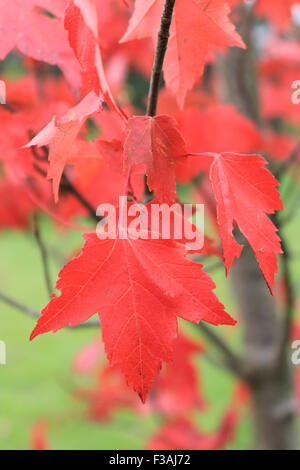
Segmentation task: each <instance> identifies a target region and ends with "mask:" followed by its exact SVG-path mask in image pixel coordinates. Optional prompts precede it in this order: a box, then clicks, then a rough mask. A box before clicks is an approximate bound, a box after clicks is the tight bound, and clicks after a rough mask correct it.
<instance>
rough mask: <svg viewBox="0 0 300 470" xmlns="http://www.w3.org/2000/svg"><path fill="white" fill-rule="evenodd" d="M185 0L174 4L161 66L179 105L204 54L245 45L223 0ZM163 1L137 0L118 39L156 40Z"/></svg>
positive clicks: (198, 72)
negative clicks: (169, 32) (169, 31)
mask: <svg viewBox="0 0 300 470" xmlns="http://www.w3.org/2000/svg"><path fill="white" fill-rule="evenodd" d="M188 3H189V5H188V8H187V3H186V0H177V1H176V3H175V12H174V18H173V21H172V25H171V35H170V40H169V45H168V49H167V53H166V59H165V65H164V77H165V81H166V85H167V86H168V87H169V88H170V89H171V90H172V91H173V93H174V94H175V95H176V97H177V99H178V103H179V104H180V106H181V107H183V105H184V101H185V96H186V93H187V91H188V90H190V89H191V88H192V87H193V86H194V85H195V84H196V82H197V80H199V78H200V77H201V75H202V73H203V70H204V65H205V63H206V61H207V57H208V54H209V53H211V51H213V50H216V49H217V50H224V49H226V47H228V46H239V47H245V45H244V43H243V41H242V39H241V38H240V36H239V35H238V33H237V32H236V31H235V27H234V25H233V24H232V23H231V21H230V20H229V18H228V15H229V13H230V9H229V7H228V5H227V3H226V2H224V0H190V1H189V2H188ZM163 6H164V0H138V1H136V2H135V10H134V13H133V15H132V17H131V20H130V23H129V27H128V29H127V31H126V33H125V35H124V36H123V38H122V39H121V42H122V41H128V40H131V39H141V38H145V37H151V38H152V39H153V40H154V42H155V43H156V40H157V33H158V30H159V25H160V18H161V14H162V11H163Z"/></svg>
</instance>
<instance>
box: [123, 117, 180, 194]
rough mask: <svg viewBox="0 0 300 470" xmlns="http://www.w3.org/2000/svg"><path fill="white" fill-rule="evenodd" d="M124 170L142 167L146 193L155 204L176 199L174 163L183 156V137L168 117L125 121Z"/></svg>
mask: <svg viewBox="0 0 300 470" xmlns="http://www.w3.org/2000/svg"><path fill="white" fill-rule="evenodd" d="M128 127H129V133H128V137H127V139H126V141H125V145H124V166H125V167H126V168H129V167H131V166H134V165H141V164H144V165H145V166H146V174H147V176H148V186H149V189H150V190H151V191H152V190H154V191H155V195H156V197H157V199H158V200H160V201H166V202H172V201H173V200H175V196H176V181H175V172H174V163H175V161H178V160H182V159H183V158H184V156H185V155H186V147H185V142H184V139H183V137H182V136H181V134H180V132H179V130H178V129H177V125H176V121H175V119H174V118H172V117H171V116H167V115H165V116H164V115H162V116H156V117H148V116H134V117H132V118H130V119H129V121H128Z"/></svg>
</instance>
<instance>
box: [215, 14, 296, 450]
mask: <svg viewBox="0 0 300 470" xmlns="http://www.w3.org/2000/svg"><path fill="white" fill-rule="evenodd" d="M240 33H241V35H242V37H243V39H244V41H245V42H246V44H247V50H246V51H244V50H241V49H238V48H234V49H232V50H231V51H230V53H229V54H228V56H227V57H226V59H224V60H223V61H221V64H222V65H221V67H222V72H223V76H224V82H225V90H224V94H225V97H226V100H227V101H228V102H230V103H232V104H234V105H235V106H236V107H237V109H239V111H241V112H242V113H243V114H245V115H246V116H247V117H249V118H250V119H252V120H253V121H254V122H255V123H256V125H257V126H260V115H259V102H258V96H257V95H258V93H257V86H256V71H255V61H254V55H253V45H252V37H253V17H252V13H251V10H250V9H248V8H247V7H245V6H243V7H242V20H241V24H240ZM237 239H238V241H240V242H245V240H243V239H242V236H241V234H237ZM231 280H232V286H233V291H234V295H235V296H236V297H237V300H238V304H239V308H240V313H241V317H242V320H243V324H244V327H245V331H244V359H245V361H244V362H245V373H246V377H247V382H248V385H249V387H250V391H251V395H252V405H253V415H254V426H255V448H257V449H271V450H275V449H284V450H288V449H295V448H296V405H295V401H294V398H293V397H294V390H293V374H292V364H291V362H290V361H288V358H287V357H284V358H281V360H278V350H279V344H280V338H281V334H280V333H281V332H280V329H281V325H280V323H281V322H280V321H279V316H278V315H277V312H276V305H275V300H274V298H273V297H272V296H271V294H270V292H269V290H268V287H267V285H266V282H265V280H264V278H263V276H262V274H261V271H260V269H259V267H258V264H257V261H256V259H255V256H254V253H253V251H252V250H251V248H250V247H249V245H247V243H246V246H245V248H244V251H243V253H242V256H241V257H240V259H239V260H237V261H236V262H235V263H234V266H233V267H232V273H231ZM283 354H286V352H285V353H283ZM282 364H283V365H282Z"/></svg>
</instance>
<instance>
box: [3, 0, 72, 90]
mask: <svg viewBox="0 0 300 470" xmlns="http://www.w3.org/2000/svg"><path fill="white" fill-rule="evenodd" d="M65 3H66V1H65V0H62V1H61V0H59V1H57V0H56V1H54V2H51V1H49V0H26V1H25V0H15V1H14V2H9V1H7V0H0V32H1V41H0V60H3V59H5V57H6V56H7V54H9V53H10V52H11V51H12V50H13V49H15V48H17V49H18V50H19V51H20V52H21V53H22V54H24V55H26V56H29V57H32V58H33V59H35V60H39V61H43V62H47V63H49V64H52V65H57V66H58V67H60V68H61V70H62V71H63V73H64V75H65V76H66V78H67V80H68V82H69V83H70V84H71V86H72V87H73V88H74V89H78V88H80V86H81V78H80V69H79V67H78V64H77V62H76V59H75V57H74V54H73V52H72V50H70V48H69V45H68V40H67V35H66V32H65V31H64V28H63V22H62V18H61V16H62V14H63V10H64V7H65ZM43 9H44V10H46V11H49V12H50V13H52V14H53V15H55V17H54V18H53V17H52V18H50V17H49V16H48V15H45V14H43V12H42V10H43Z"/></svg>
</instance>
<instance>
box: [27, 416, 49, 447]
mask: <svg viewBox="0 0 300 470" xmlns="http://www.w3.org/2000/svg"><path fill="white" fill-rule="evenodd" d="M47 434H48V423H46V421H44V420H42V419H39V420H38V421H36V422H35V423H34V425H33V427H32V429H31V436H30V443H31V446H30V447H31V449H32V450H49V444H48V435H47Z"/></svg>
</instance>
